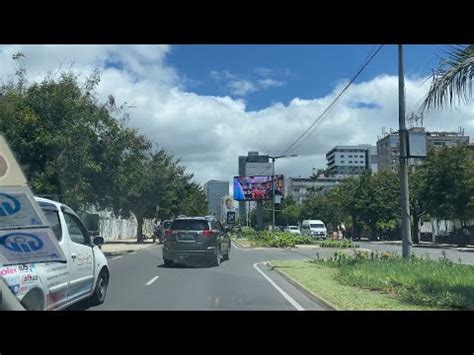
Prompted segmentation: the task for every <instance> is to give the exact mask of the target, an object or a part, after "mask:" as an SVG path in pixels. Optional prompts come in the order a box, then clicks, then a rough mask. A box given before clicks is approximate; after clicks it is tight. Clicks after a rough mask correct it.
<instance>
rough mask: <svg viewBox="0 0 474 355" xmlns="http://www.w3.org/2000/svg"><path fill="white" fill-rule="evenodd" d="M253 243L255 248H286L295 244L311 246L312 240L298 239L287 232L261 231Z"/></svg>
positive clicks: (307, 238)
mask: <svg viewBox="0 0 474 355" xmlns="http://www.w3.org/2000/svg"><path fill="white" fill-rule="evenodd" d="M255 243H256V245H257V246H266V247H274V248H288V247H294V246H295V245H296V244H312V243H313V240H312V238H310V237H300V236H296V235H294V234H291V233H288V232H274V233H272V232H270V231H263V232H260V233H258V235H257V237H256V238H255Z"/></svg>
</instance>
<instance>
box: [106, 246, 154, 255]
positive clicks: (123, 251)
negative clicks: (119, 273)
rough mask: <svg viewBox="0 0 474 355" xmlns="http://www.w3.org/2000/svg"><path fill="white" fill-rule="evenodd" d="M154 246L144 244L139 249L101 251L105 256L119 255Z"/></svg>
mask: <svg viewBox="0 0 474 355" xmlns="http://www.w3.org/2000/svg"><path fill="white" fill-rule="evenodd" d="M154 246H155V245H149V246H146V247H144V248H140V249H126V250H122V251H109V252H103V253H104V255H105V256H106V257H110V256H121V255H126V254H130V253H133V252H139V251H142V250H145V249H149V248H151V247H154Z"/></svg>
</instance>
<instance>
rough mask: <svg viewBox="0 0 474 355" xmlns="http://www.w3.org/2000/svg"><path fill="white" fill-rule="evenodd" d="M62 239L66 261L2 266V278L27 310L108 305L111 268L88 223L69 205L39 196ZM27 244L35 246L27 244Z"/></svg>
mask: <svg viewBox="0 0 474 355" xmlns="http://www.w3.org/2000/svg"><path fill="white" fill-rule="evenodd" d="M35 199H36V201H37V202H38V204H39V207H40V208H41V209H42V211H43V213H44V214H45V216H46V218H47V219H48V221H49V224H50V226H51V228H52V230H53V232H54V234H55V236H56V238H57V239H58V242H59V246H60V248H61V250H62V252H63V253H64V255H65V256H66V262H65V263H64V262H54V261H53V262H41V263H40V262H37V263H26V264H13V265H12V264H9V265H7V266H5V265H0V277H2V278H3V279H4V281H5V282H6V284H7V285H8V287H9V288H10V290H11V291H12V293H13V294H14V295H15V296H16V298H17V299H18V300H19V301H20V302H21V304H22V306H23V307H24V308H25V309H27V310H58V309H63V308H66V307H69V306H71V305H73V304H75V303H77V302H79V301H83V300H86V299H87V300H88V301H90V302H89V304H90V305H99V304H101V303H103V302H104V300H105V297H106V294H107V286H108V284H109V279H110V269H109V266H108V264H107V259H106V257H105V255H104V254H103V253H102V251H101V250H100V248H99V246H100V245H102V244H103V243H104V239H103V238H102V237H100V236H97V237H94V238H92V237H91V235H90V233H89V231H88V230H87V229H86V227H85V226H84V223H83V222H82V221H81V219H80V218H79V217H78V216H77V214H76V213H75V212H74V211H73V210H72V209H70V208H69V207H68V206H66V205H64V204H62V203H59V202H55V201H52V200H48V199H45V198H39V197H35ZM22 238H23V243H32V241H25V240H24V239H25V238H26V237H22Z"/></svg>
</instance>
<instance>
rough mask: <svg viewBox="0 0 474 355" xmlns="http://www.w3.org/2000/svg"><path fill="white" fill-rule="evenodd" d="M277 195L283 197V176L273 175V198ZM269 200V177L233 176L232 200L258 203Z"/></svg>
mask: <svg viewBox="0 0 474 355" xmlns="http://www.w3.org/2000/svg"><path fill="white" fill-rule="evenodd" d="M278 195H283V175H275V196H278ZM271 199H272V177H271V175H270V176H268V175H258V176H234V200H237V201H259V200H271Z"/></svg>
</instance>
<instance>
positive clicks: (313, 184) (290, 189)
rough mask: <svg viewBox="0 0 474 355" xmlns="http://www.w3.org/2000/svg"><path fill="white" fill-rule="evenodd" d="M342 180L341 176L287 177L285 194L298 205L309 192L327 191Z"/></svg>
mask: <svg viewBox="0 0 474 355" xmlns="http://www.w3.org/2000/svg"><path fill="white" fill-rule="evenodd" d="M342 180H343V177H335V176H331V177H323V176H320V177H318V178H317V179H312V178H301V177H298V178H292V177H290V178H288V180H287V184H286V195H287V196H288V197H291V198H293V199H294V200H295V201H296V204H298V205H300V204H301V203H302V202H303V200H304V198H305V197H306V196H308V195H309V194H311V193H316V194H318V193H321V192H324V191H328V190H329V189H331V188H333V187H334V186H336V185H337V184H338V183H339V182H341V181H342Z"/></svg>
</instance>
